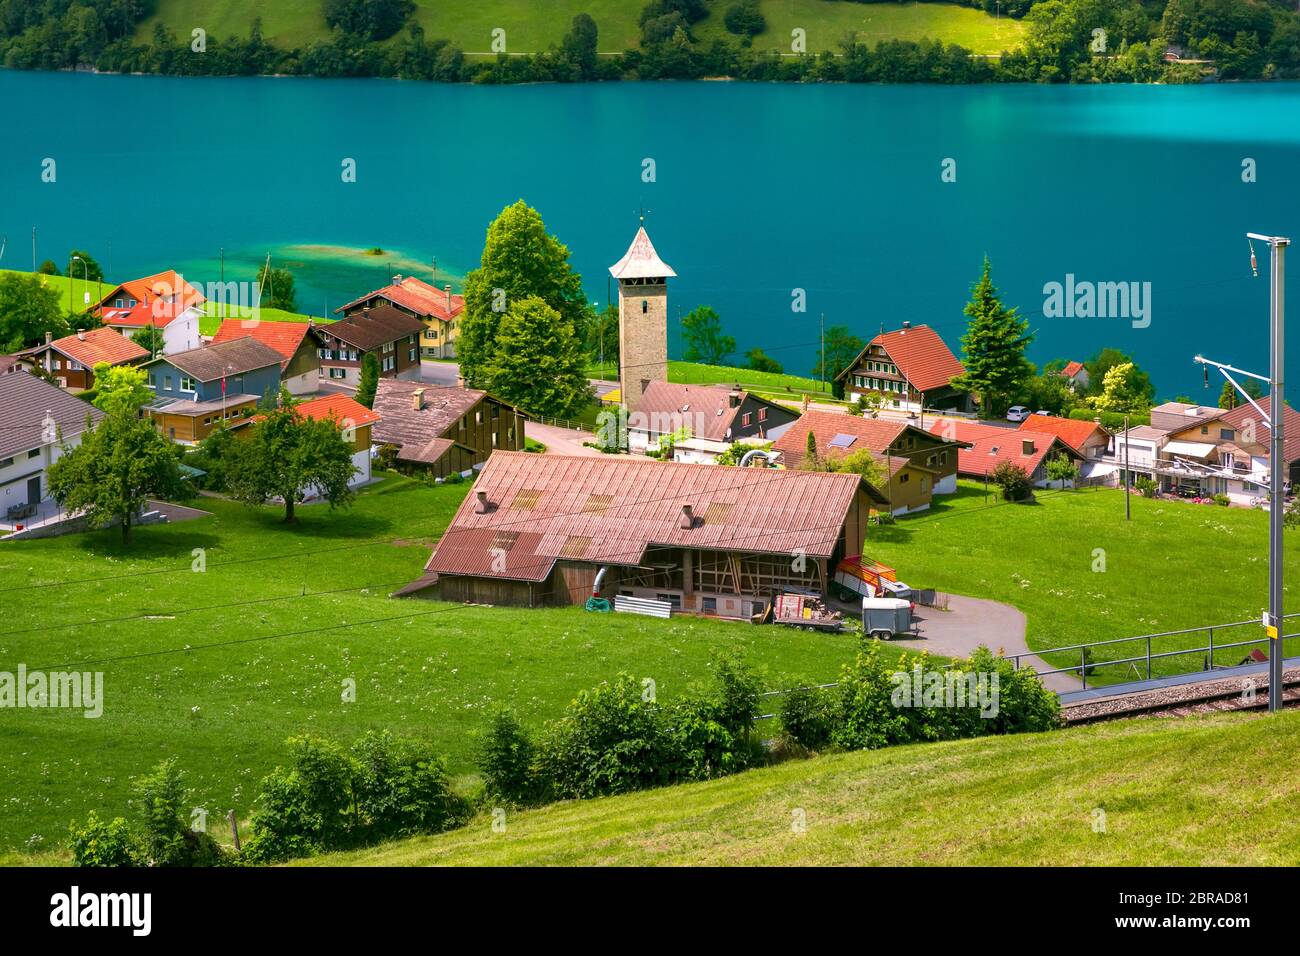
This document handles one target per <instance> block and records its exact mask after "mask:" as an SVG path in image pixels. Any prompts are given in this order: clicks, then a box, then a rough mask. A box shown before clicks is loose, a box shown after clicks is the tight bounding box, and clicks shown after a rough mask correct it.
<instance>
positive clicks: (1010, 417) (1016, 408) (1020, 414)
mask: <svg viewBox="0 0 1300 956" xmlns="http://www.w3.org/2000/svg"><path fill="white" fill-rule="evenodd" d="M1028 417H1029V409H1027V408H1025V406H1023V405H1012V406H1011V407H1010V408H1008V409H1007V421H1009V422H1023V421H1024V420H1025V419H1026V418H1028Z"/></svg>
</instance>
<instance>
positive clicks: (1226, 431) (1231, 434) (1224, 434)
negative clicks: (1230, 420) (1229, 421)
mask: <svg viewBox="0 0 1300 956" xmlns="http://www.w3.org/2000/svg"><path fill="white" fill-rule="evenodd" d="M1219 437H1220V438H1221V439H1223V440H1224V441H1233V440H1234V439H1235V438H1236V437H1237V432H1236V431H1235V430H1234V429H1231V428H1220V429H1219Z"/></svg>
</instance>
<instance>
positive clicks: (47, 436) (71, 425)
mask: <svg viewBox="0 0 1300 956" xmlns="http://www.w3.org/2000/svg"><path fill="white" fill-rule="evenodd" d="M103 417H104V413H103V412H101V411H100V410H99V409H98V408H95V407H94V406H93V405H89V404H87V403H86V402H84V401H82V400H81V399H79V398H75V397H73V396H72V395H69V394H68V393H67V392H65V391H63V390H62V389H60V388H58V387H57V386H54V385H51V384H50V383H49V382H47V381H45V380H44V379H42V378H40V377H38V376H36V375H31V374H29V373H26V372H24V373H21V374H16V375H0V527H2V528H3V529H4V530H6V531H8V530H11V529H12V528H13V527H14V525H15V524H22V523H31V522H32V521H33V519H38V518H39V514H38V512H39V509H41V507H42V506H41V502H43V501H45V499H46V498H47V497H48V495H49V485H48V483H47V482H46V480H45V473H46V470H47V469H48V468H49V467H50V465H52V464H54V462H56V461H58V460H59V457H60V455H62V453H63V447H64V446H65V445H66V446H68V447H75V446H77V445H78V444H80V443H81V434H82V432H84V431H85V430H86V423H87V421H94V422H98V421H100V420H102V419H103ZM52 510H53V511H57V508H54V509H52Z"/></svg>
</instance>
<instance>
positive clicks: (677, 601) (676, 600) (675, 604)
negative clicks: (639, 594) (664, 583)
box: [655, 594, 682, 611]
mask: <svg viewBox="0 0 1300 956" xmlns="http://www.w3.org/2000/svg"><path fill="white" fill-rule="evenodd" d="M655 600H656V601H666V602H668V603H669V604H671V605H672V608H673V610H674V611H677V610H680V609H681V606H682V596H681V595H680V594H656V595H655Z"/></svg>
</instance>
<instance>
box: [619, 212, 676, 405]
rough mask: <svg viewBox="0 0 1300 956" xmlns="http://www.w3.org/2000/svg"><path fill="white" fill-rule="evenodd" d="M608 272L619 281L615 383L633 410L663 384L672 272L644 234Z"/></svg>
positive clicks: (642, 230)
mask: <svg viewBox="0 0 1300 956" xmlns="http://www.w3.org/2000/svg"><path fill="white" fill-rule="evenodd" d="M641 221H642V225H640V226H639V227H638V228H637V231H636V236H635V237H634V238H633V239H632V245H630V246H628V248H627V252H626V253H625V254H624V255H623V258H622V259H619V260H618V262H616V263H614V264H613V265H612V266H610V267H609V274H610V275H611V276H613V277H614V278H615V279H617V280H618V379H619V388H620V390H621V392H622V398H623V404H624V405H626V406H627V407H628V408H629V409H635V408H636V407H637V405H638V404H640V402H641V398H642V396H643V395H644V394H645V390H646V388H647V387H648V386H649V384H650V383H651V382H666V381H667V380H668V279H669V278H672V277H675V276H676V275H677V273H676V272H674V271H673V269H672V266H670V265H668V263H666V262H664V261H663V260H662V259H660V258H659V253H658V252H656V251H655V247H654V243H652V242H651V241H650V236H649V235H647V233H646V231H645V225H644V223H645V216H644V215H643V216H642V217H641Z"/></svg>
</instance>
